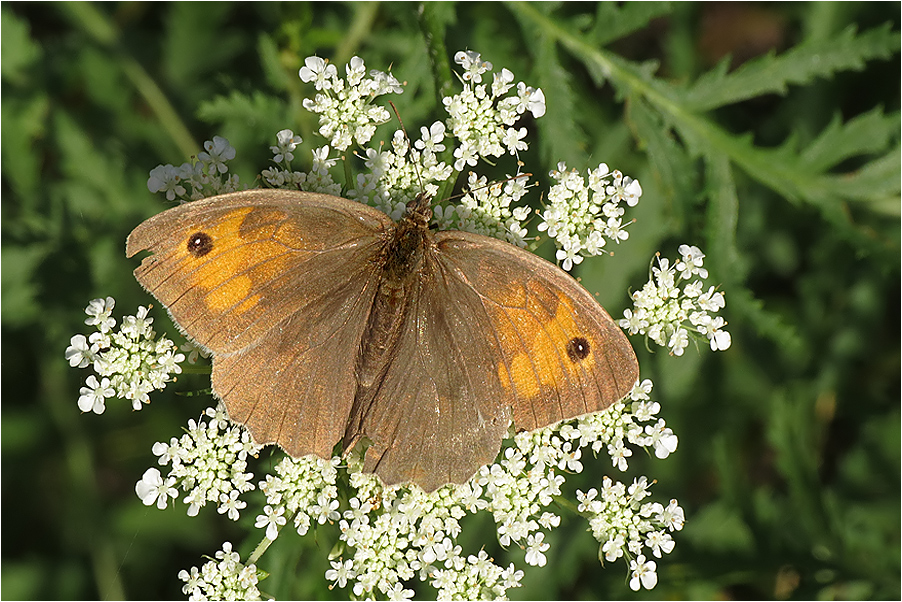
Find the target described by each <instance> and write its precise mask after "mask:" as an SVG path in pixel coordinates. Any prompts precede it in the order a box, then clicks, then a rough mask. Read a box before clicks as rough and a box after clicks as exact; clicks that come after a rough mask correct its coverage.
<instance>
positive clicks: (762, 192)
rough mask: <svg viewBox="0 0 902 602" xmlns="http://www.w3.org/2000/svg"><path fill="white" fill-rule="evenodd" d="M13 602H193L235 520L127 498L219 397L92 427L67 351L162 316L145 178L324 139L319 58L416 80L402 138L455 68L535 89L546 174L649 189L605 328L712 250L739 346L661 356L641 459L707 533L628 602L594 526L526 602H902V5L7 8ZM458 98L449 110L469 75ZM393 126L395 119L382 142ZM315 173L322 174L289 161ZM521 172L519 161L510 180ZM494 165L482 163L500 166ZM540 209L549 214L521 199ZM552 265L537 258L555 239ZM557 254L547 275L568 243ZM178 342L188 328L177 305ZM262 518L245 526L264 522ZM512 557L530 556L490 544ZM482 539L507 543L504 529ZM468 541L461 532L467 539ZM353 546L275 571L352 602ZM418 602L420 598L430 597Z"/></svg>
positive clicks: (604, 286)
mask: <svg viewBox="0 0 902 602" xmlns="http://www.w3.org/2000/svg"><path fill="white" fill-rule="evenodd" d="M0 11H2V37H0V43H2V54H0V56H2V205H0V209H2V344H3V362H2V379H3V389H2V394H3V404H2V479H3V480H2V484H3V485H2V486H3V529H2V541H3V544H2V545H3V547H2V556H3V558H2V596H3V597H4V598H6V599H42V598H43V599H83V598H87V599H95V598H103V599H118V598H141V599H167V598H180V597H181V596H182V594H181V591H180V588H181V582H180V581H179V580H178V579H177V577H176V575H177V572H178V571H179V570H180V569H183V568H188V567H190V566H193V565H194V566H200V564H201V563H202V562H203V559H202V556H203V555H205V554H206V555H212V554H213V553H214V552H215V551H216V550H218V549H219V547H220V545H221V543H222V542H223V541H225V540H231V541H233V542H234V543H235V544H236V546H237V547H238V548H239V549H240V550H241V551H242V553H243V556H244V557H246V555H247V553H248V551H249V550H250V549H251V548H252V547H253V545H254V544H255V543H256V542H257V541H259V535H258V533H259V532H254V533H252V538H250V539H248V540H247V541H245V535H246V534H247V533H248V532H249V531H253V528H252V526H251V525H252V523H253V514H254V513H253V512H249V511H245V516H244V517H243V518H242V520H241V522H240V523H239V524H234V523H232V522H231V521H229V520H228V519H226V518H225V517H224V516H222V515H219V514H217V513H216V512H215V511H214V510H213V508H212V507H207V508H205V509H204V510H203V511H202V512H201V514H200V516H198V517H196V518H188V517H187V516H186V515H185V512H184V506H183V505H181V504H179V505H178V506H177V507H176V509H172V508H170V509H168V510H166V511H159V510H157V509H156V508H150V509H148V508H145V507H144V506H143V505H142V504H141V502H140V500H139V499H138V498H137V497H136V495H135V493H134V484H135V482H136V481H138V480H139V479H140V477H141V474H142V473H143V472H144V470H145V469H146V468H148V467H149V466H152V465H153V464H154V462H155V457H154V456H153V454H152V453H151V451H150V448H151V445H152V444H153V443H154V442H155V441H160V440H168V439H169V437H171V436H177V435H178V434H179V433H180V432H181V428H182V426H183V425H184V424H185V423H186V422H187V420H188V419H189V418H191V417H196V415H197V414H198V413H199V412H200V411H201V410H202V409H203V408H204V407H206V406H207V405H208V403H209V399H208V398H205V397H184V396H175V395H174V394H173V390H183V391H190V390H196V389H200V388H203V387H204V386H206V385H205V384H204V379H203V378H202V377H199V376H197V377H192V376H185V377H184V378H181V379H180V380H179V383H178V384H177V385H176V386H173V387H170V389H167V391H166V392H164V393H161V394H158V395H156V396H154V398H153V399H154V403H153V404H151V405H150V406H149V407H146V408H145V409H144V410H143V411H141V412H132V411H131V410H130V408H129V407H128V404H127V403H108V404H107V407H108V410H107V412H106V413H105V414H104V415H103V416H95V415H93V414H92V415H81V414H80V412H79V410H78V408H77V406H76V399H77V397H78V389H79V387H80V386H82V382H83V380H84V378H85V377H86V376H87V374H88V373H87V371H82V370H76V369H72V368H70V367H69V366H68V364H67V363H66V361H65V360H64V358H63V353H64V351H65V349H66V347H67V345H68V344H69V338H70V337H71V336H72V335H73V334H75V333H79V332H80V333H85V334H88V333H89V330H88V327H86V326H85V325H84V324H83V320H84V318H85V315H84V313H83V309H84V307H85V306H86V305H87V302H88V301H89V300H90V299H92V298H94V297H105V296H108V295H111V296H113V297H115V298H116V299H117V309H116V312H115V315H116V316H117V317H118V318H120V319H121V317H122V315H123V313H133V312H134V311H135V308H136V307H137V306H138V305H139V304H145V305H146V304H147V303H149V302H150V298H149V296H148V295H146V294H145V293H143V292H142V291H141V289H140V287H139V286H138V285H137V283H136V282H135V281H134V278H133V277H132V276H131V270H132V269H133V268H134V267H135V266H136V265H137V262H136V261H129V260H126V259H125V256H124V241H125V237H126V235H127V234H128V233H129V231H130V230H131V229H132V228H133V227H134V226H136V225H137V224H138V223H139V222H141V221H142V220H143V219H144V218H146V217H148V216H150V215H152V214H154V213H157V212H159V211H160V210H162V209H164V208H166V207H167V203H166V202H165V201H164V200H162V199H160V198H158V197H155V196H154V195H151V194H150V193H149V192H148V190H147V187H146V180H147V175H148V172H149V170H150V169H152V168H153V167H155V166H156V165H158V164H161V163H173V164H176V165H178V164H180V163H182V162H183V161H185V160H187V158H188V157H189V156H190V155H192V154H196V153H197V152H198V151H199V150H201V147H200V144H201V143H202V142H203V141H204V140H208V139H211V138H212V137H213V136H214V135H223V136H225V137H227V138H228V139H229V140H230V141H231V143H232V145H233V146H235V147H236V148H237V149H238V157H237V159H236V160H235V161H234V162H233V166H234V171H236V172H237V173H239V174H240V176H241V178H242V181H243V182H244V183H245V184H248V185H250V184H251V183H252V182H253V178H254V175H255V173H258V172H259V170H260V169H262V168H265V167H267V162H268V160H269V158H270V157H271V154H270V152H269V150H268V147H269V145H270V144H274V143H275V133H276V132H277V131H278V130H280V129H282V128H291V129H293V130H294V131H295V132H296V133H300V134H301V135H302V136H303V137H304V140H305V148H311V147H312V146H314V145H316V146H318V145H320V144H322V141H321V140H320V139H318V138H317V137H316V136H315V135H313V134H312V132H313V130H314V129H315V121H314V119H313V117H312V116H311V115H310V114H308V113H306V111H304V110H303V109H302V108H301V100H302V99H303V98H304V97H305V96H306V95H312V94H313V90H312V88H311V87H309V86H307V85H305V84H303V83H302V82H301V81H300V80H299V79H298V77H297V70H298V68H299V67H300V65H301V64H302V62H303V59H304V57H306V56H309V55H312V54H318V55H319V56H322V57H325V58H329V59H330V60H331V61H332V62H334V63H335V64H337V65H339V68H340V69H341V68H342V66H343V64H344V63H345V62H346V61H347V60H348V59H349V58H350V57H351V56H353V55H355V54H357V55H360V56H361V57H362V58H364V60H365V61H366V64H367V66H368V67H369V68H376V69H381V70H386V69H388V68H389V67H390V66H391V68H392V69H393V72H394V73H395V74H396V75H397V77H398V78H399V79H400V80H402V81H406V82H407V88H406V91H405V93H404V94H403V95H401V96H400V97H395V98H394V101H395V103H396V104H397V105H398V109H399V111H400V113H401V116H402V118H403V119H404V122H405V125H406V127H407V129H408V131H411V132H415V131H418V130H419V127H420V126H421V125H428V124H429V123H431V122H432V121H433V120H434V119H438V118H442V115H443V113H442V112H441V111H440V108H437V107H436V92H437V89H438V88H440V86H439V85H437V84H436V82H437V81H442V80H441V79H436V75H435V74H436V73H439V78H441V69H440V68H439V69H434V68H433V60H432V59H435V64H436V65H438V66H439V67H441V65H443V64H447V61H448V59H449V57H450V56H453V53H454V52H455V51H457V50H460V49H467V48H469V49H473V50H476V51H478V52H481V53H482V55H483V58H485V59H486V60H489V61H491V62H492V63H494V65H495V68H496V69H500V68H502V67H507V68H509V69H511V70H512V71H513V72H514V74H515V75H516V77H517V79H518V80H523V81H525V82H527V83H529V84H530V85H533V86H536V87H541V88H542V89H543V90H544V92H545V95H546V99H547V103H548V112H547V114H546V115H545V117H543V118H542V119H540V120H538V121H536V122H535V123H534V124H532V123H528V125H529V126H530V144H531V148H530V151H529V152H528V153H526V155H525V156H524V160H525V161H526V169H527V170H528V171H531V172H532V173H534V174H536V177H537V179H538V180H539V181H540V182H542V183H543V184H547V177H546V174H547V173H548V171H549V170H550V169H551V168H553V167H554V166H555V165H556V163H557V162H558V161H560V160H566V161H567V164H568V166H571V167H576V168H578V169H580V170H584V169H585V168H587V167H589V168H590V167H594V166H596V165H597V164H598V163H599V162H607V163H608V165H610V166H611V167H612V168H617V169H620V170H622V171H624V172H625V173H627V174H629V175H631V176H634V177H637V178H639V179H640V181H641V182H642V186H643V189H644V196H643V199H642V202H641V203H640V205H639V206H638V207H637V208H636V209H635V210H634V212H633V216H634V217H636V218H637V219H638V221H637V223H635V224H634V225H632V226H631V229H630V232H631V237H630V239H629V240H628V241H627V242H626V243H624V244H621V245H620V246H619V247H618V248H617V249H616V254H615V256H614V257H613V258H605V257H603V258H597V259H596V260H595V261H587V262H584V264H583V265H582V266H580V267H581V268H582V271H581V272H580V275H581V276H582V278H583V282H584V284H586V286H587V287H588V288H589V289H590V290H594V291H599V292H600V293H601V298H602V300H603V303H604V305H605V306H606V307H607V308H608V309H609V311H610V312H611V314H613V315H615V316H619V315H621V314H622V311H623V308H624V307H626V306H627V303H628V295H627V291H628V290H629V289H630V288H633V289H635V288H639V287H641V285H642V284H643V283H644V281H645V279H646V277H647V268H648V262H649V260H650V258H651V257H652V256H653V254H654V252H655V251H657V250H660V251H661V252H662V253H663V255H664V256H670V257H675V256H676V248H677V246H678V245H679V244H682V243H690V244H696V245H698V246H700V247H701V248H702V249H703V250H704V251H705V252H706V253H707V254H708V258H707V259H706V262H707V263H706V265H707V267H708V268H709V269H710V270H711V279H710V280H711V281H712V282H713V283H719V284H721V286H722V290H724V291H726V299H727V307H726V309H725V310H724V311H723V312H722V313H724V314H725V317H726V318H727V320H728V321H729V327H728V330H730V331H731V333H732V335H733V346H732V348H731V349H730V350H729V351H727V352H725V353H717V354H712V353H710V352H708V351H707V349H704V348H703V349H701V350H700V351H699V352H696V351H695V350H694V349H692V348H690V350H688V352H687V354H686V356H685V357H683V358H678V359H677V358H671V357H669V356H668V355H667V354H666V353H662V352H660V351H659V352H658V353H654V354H650V353H648V352H646V350H645V345H644V342H643V341H642V340H640V339H635V340H634V341H633V343H634V346H635V347H636V348H637V352H638V353H639V354H640V365H641V367H642V372H643V376H645V377H649V378H652V379H654V381H655V384H656V386H655V391H654V397H655V398H656V399H658V400H659V401H660V402H661V404H662V406H663V410H662V416H663V417H664V418H666V420H667V422H668V425H669V426H671V427H672V428H673V429H674V430H675V432H676V433H677V434H678V435H679V437H680V445H679V449H678V451H677V453H676V454H674V455H673V456H671V457H670V458H669V459H667V460H666V461H663V462H662V461H657V460H655V459H654V458H639V457H634V459H633V461H632V462H631V467H630V470H629V472H628V473H627V474H626V475H617V474H613V473H612V472H611V470H610V468H609V461H605V460H604V459H603V458H600V459H599V460H598V461H597V462H596V463H591V462H590V463H588V465H587V470H586V471H585V473H584V474H582V475H580V477H579V478H573V479H572V483H573V486H580V487H582V488H583V489H584V490H585V489H586V488H588V487H591V486H593V485H597V484H598V483H599V482H600V480H601V473H602V472H604V473H608V474H611V475H612V476H613V477H615V478H617V477H618V476H619V477H620V478H621V479H624V480H627V481H629V480H631V479H632V477H633V476H635V475H639V474H646V475H649V476H650V477H653V478H656V479H657V484H656V485H655V487H654V488H653V494H654V496H655V498H656V499H658V500H659V501H662V502H664V503H665V504H666V502H667V501H668V500H669V499H670V498H676V499H678V500H679V502H680V504H681V505H682V506H683V508H684V509H685V511H686V516H687V523H686V527H685V529H684V530H683V531H682V532H680V533H676V534H675V539H676V542H677V545H676V549H675V550H674V552H673V553H672V554H671V555H670V556H669V557H666V558H665V559H663V560H660V561H659V562H658V571H659V583H658V586H657V588H656V589H655V590H653V591H651V592H644V591H643V592H640V593H638V594H633V593H632V592H630V590H629V589H628V586H627V580H626V579H625V576H626V573H627V570H626V567H625V566H624V565H623V564H622V563H616V564H614V565H611V566H608V565H606V566H605V567H602V566H600V565H599V563H598V560H597V557H596V551H597V544H596V543H595V542H594V540H593V539H592V538H591V536H590V534H589V533H586V532H584V528H585V523H584V521H582V520H580V519H576V518H574V519H572V520H566V521H565V523H564V524H563V525H562V527H561V528H560V529H558V530H556V531H554V532H553V533H552V534H551V536H550V537H549V541H550V543H551V544H552V549H551V551H550V552H549V554H548V558H549V564H548V566H546V567H545V568H544V569H530V570H528V571H527V575H526V577H525V579H524V587H523V588H521V589H519V590H511V591H510V592H509V595H510V596H511V597H513V598H518V599H598V598H645V599H653V598H702V599H730V598H740V599H742V598H750V599H757V598H763V599H774V598H777V599H814V598H818V599H832V598H839V599H849V598H852V599H855V598H868V599H899V597H900V477H899V475H900V414H899V401H900V392H899V383H900V356H899V350H900V345H899V333H900V322H899V317H900V311H899V309H900V299H899V292H900V282H899V253H900V244H899V223H900V222H899V215H900V197H899V184H900V181H899V180H900V175H899V168H900V154H899V131H900V128H899V125H900V124H899V97H900V86H899V84H900V76H899V74H900V63H899V50H900V44H899V34H898V31H899V5H898V3H867V2H856V3H804V4H792V3H790V4H784V3H779V4H770V3H768V4H757V3H756V4H748V3H741V2H735V3H710V4H707V3H704V4H694V3H689V4H677V5H674V6H668V5H666V4H658V3H641V4H631V3H627V4H622V5H612V4H598V5H597V4H595V3H543V4H528V3H527V4H522V3H488V2H471V3H460V4H456V3H433V4H429V5H426V6H425V7H421V6H420V5H419V4H416V3H356V4H346V3H306V2H300V3H262V2H259V3H235V4H232V3H196V4H195V3H165V4H158V3H143V2H124V3H109V4H81V3H59V4H56V3H53V4H49V3H48V4H45V3H4V4H3V6H2V8H0ZM450 84H451V85H452V86H454V88H453V89H454V90H456V89H458V88H457V87H456V85H455V82H454V81H450ZM392 127H394V124H392ZM297 157H299V158H300V159H301V161H302V162H304V163H305V166H306V165H309V163H307V161H308V157H309V153H307V152H302V153H297ZM511 171H513V164H512V163H510V162H504V161H499V165H498V170H497V172H488V173H489V175H490V177H499V178H500V177H503V174H504V173H510V172H511ZM484 173H485V172H484ZM531 196H532V197H533V202H534V203H535V204H536V206H539V205H538V203H539V201H538V193H537V192H535V193H533V194H532V195H531ZM546 246H547V245H546ZM542 251H544V252H545V253H546V255H547V254H548V253H549V251H550V249H548V248H543V249H542ZM155 311H156V313H155V316H156V325H157V326H158V327H159V329H165V330H168V331H169V332H170V333H171V334H172V335H174V334H175V330H174V328H173V327H172V326H171V324H169V321H168V319H167V317H166V315H165V313H164V312H162V311H161V310H160V309H159V308H157V310H155ZM248 510H250V507H249V509H248ZM477 529H480V527H479V525H475V526H474V527H473V529H472V530H471V531H470V532H469V534H467V531H466V530H465V536H464V539H462V543H465V544H466V546H470V548H471V549H472V551H475V550H476V549H478V547H479V545H481V544H486V547H487V549H489V550H490V551H491V552H492V554H493V555H494V556H495V558H496V560H497V561H498V562H499V563H501V564H506V563H507V556H508V555H509V556H510V557H511V558H514V559H517V560H518V562H519V563H520V564H523V563H522V555H523V552H522V551H521V550H519V549H518V548H516V547H514V548H513V549H511V550H508V551H505V550H502V549H500V548H499V546H498V545H497V541H493V538H491V537H490V538H489V540H488V541H485V540H480V539H478V536H479V535H480V533H479V532H476V531H477ZM483 532H485V531H483ZM466 538H469V539H466ZM332 541H334V532H330V531H329V530H328V529H322V530H321V531H320V532H319V533H318V534H317V536H316V537H311V536H308V537H307V538H305V539H303V540H300V539H299V538H297V537H296V536H292V535H291V534H290V533H287V532H286V534H284V535H283V536H282V537H280V538H279V540H278V541H277V544H276V545H274V546H273V548H271V549H270V551H269V552H267V554H266V555H265V556H264V557H263V560H262V561H261V563H260V566H261V568H264V569H266V570H267V571H270V572H271V573H272V574H273V576H272V577H271V578H270V579H268V580H266V581H264V582H262V583H261V588H262V589H263V590H264V591H266V592H269V593H272V594H275V595H277V596H278V597H281V598H308V599H310V598H314V599H315V598H339V599H341V598H345V597H347V595H348V592H346V591H340V590H335V591H330V590H328V589H327V588H326V583H325V580H324V578H323V572H324V571H325V569H326V568H328V566H327V562H326V559H325V556H326V554H327V553H328V550H329V549H330V547H331V542H332ZM419 595H420V596H430V595H433V594H431V593H430V592H429V591H428V589H420V590H419Z"/></svg>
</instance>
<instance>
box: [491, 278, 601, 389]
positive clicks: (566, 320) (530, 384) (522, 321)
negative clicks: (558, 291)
mask: <svg viewBox="0 0 902 602" xmlns="http://www.w3.org/2000/svg"><path fill="white" fill-rule="evenodd" d="M513 290H516V289H512V292H513ZM520 290H522V289H520ZM520 307H521V308H522V309H514V308H508V309H507V310H506V311H505V312H504V313H505V314H506V318H507V320H509V321H510V326H508V324H507V323H505V324H504V326H503V327H499V328H498V332H499V334H500V338H501V345H502V347H503V348H504V350H505V351H506V355H507V356H508V357H509V358H510V380H511V381H512V382H513V384H514V387H515V388H516V390H517V394H518V395H520V396H523V397H526V398H535V397H537V396H538V395H539V394H540V392H541V391H542V390H543V389H545V388H550V389H554V388H557V387H558V386H559V384H560V383H561V382H563V381H564V379H565V376H566V374H565V371H566V372H567V373H570V374H573V373H576V372H578V370H579V369H580V367H579V366H578V365H577V363H576V362H573V361H572V360H570V358H569V355H568V353H567V346H568V343H569V342H570V340H572V339H573V338H574V337H577V336H584V334H585V333H582V332H580V330H579V328H578V326H577V324H576V321H575V319H574V308H573V302H572V300H570V299H569V298H567V297H565V296H563V295H557V296H553V297H552V296H550V295H548V293H547V291H529V293H528V294H527V296H526V299H525V302H524V303H522V304H521V305H520ZM507 320H505V322H506V321H507ZM496 323H501V322H498V321H496ZM511 326H512V327H513V328H511ZM590 353H591V351H590ZM502 368H503V367H499V370H498V375H499V377H501V378H502V382H506V378H505V377H507V369H506V368H504V369H503V372H502Z"/></svg>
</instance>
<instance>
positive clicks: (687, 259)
mask: <svg viewBox="0 0 902 602" xmlns="http://www.w3.org/2000/svg"><path fill="white" fill-rule="evenodd" d="M678 250H679V252H680V255H681V256H682V257H681V260H680V261H679V262H677V264H676V269H677V271H679V272H680V276H681V277H682V278H683V279H684V280H688V279H689V278H691V277H692V276H693V275H694V274H698V275H699V276H701V277H702V278H707V277H708V270H705V269H703V268H702V263H703V260H704V258H705V254H704V253H702V252H701V249H699V248H698V247H695V246H689V245H680V248H679V249H678Z"/></svg>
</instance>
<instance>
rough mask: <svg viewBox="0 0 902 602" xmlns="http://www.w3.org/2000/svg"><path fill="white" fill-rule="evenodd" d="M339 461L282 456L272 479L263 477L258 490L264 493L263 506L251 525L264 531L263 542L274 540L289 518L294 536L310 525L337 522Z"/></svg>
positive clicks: (305, 530) (302, 532) (338, 515)
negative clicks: (337, 467)
mask: <svg viewBox="0 0 902 602" xmlns="http://www.w3.org/2000/svg"><path fill="white" fill-rule="evenodd" d="M339 462H340V458H332V460H323V459H322V458H320V457H318V456H304V457H303V458H291V457H286V458H284V459H283V460H282V461H281V462H279V463H278V464H277V465H276V467H275V473H276V476H273V475H266V480H265V481H261V482H260V491H262V492H263V493H265V494H266V503H267V505H266V507H265V508H264V509H263V514H261V515H260V516H258V517H257V521H256V524H255V526H256V527H257V528H258V529H266V537H267V539H270V540H274V539H275V538H276V537H277V536H278V534H279V529H280V528H281V527H282V525H284V524H286V522H287V519H286V518H285V517H286V515H287V516H288V517H293V521H294V522H293V524H294V528H295V529H296V530H297V532H298V535H305V534H306V533H307V530H308V529H309V528H310V525H312V524H314V523H316V524H320V525H322V524H325V523H326V522H327V521H329V522H334V521H336V520H338V518H339V517H340V514H339V513H338V505H339V502H338V499H337V498H338V488H337V487H336V485H335V483H336V478H337V476H338V470H337V469H336V466H338V464H339Z"/></svg>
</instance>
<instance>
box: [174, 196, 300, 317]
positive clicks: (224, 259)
mask: <svg viewBox="0 0 902 602" xmlns="http://www.w3.org/2000/svg"><path fill="white" fill-rule="evenodd" d="M253 211H255V209H254V208H253V207H244V208H241V209H236V210H235V211H231V212H230V213H228V214H227V215H226V216H224V217H223V219H221V220H220V221H219V222H218V223H216V224H212V225H208V226H206V227H204V228H198V229H197V230H187V231H186V243H185V244H186V245H187V239H188V237H190V236H192V235H193V234H195V232H203V233H205V234H207V235H209V236H210V238H211V239H212V247H211V249H210V251H209V252H208V253H206V254H204V255H201V256H199V257H195V256H193V255H192V254H191V253H189V252H188V250H187V246H186V247H185V255H184V258H183V263H184V271H185V272H187V273H188V276H187V278H186V279H187V281H188V283H189V284H190V285H192V286H195V287H198V288H201V289H202V290H204V291H207V294H206V296H205V303H206V305H207V307H208V308H209V309H210V310H212V311H214V312H223V311H227V310H230V309H231V310H232V311H236V312H238V313H244V312H246V311H249V310H251V309H253V308H254V307H256V305H257V303H258V302H259V300H260V295H258V294H252V292H253V291H254V290H255V288H256V286H257V285H258V284H259V283H261V282H267V281H269V280H272V279H274V278H276V277H278V276H279V275H281V274H282V273H284V270H285V266H286V265H287V263H288V259H289V258H288V255H287V254H286V248H285V246H284V245H282V244H280V243H278V242H275V241H273V240H271V238H272V236H273V234H274V233H275V232H276V229H277V227H278V225H277V223H272V219H273V218H274V217H277V216H270V215H268V214H266V215H261V214H260V212H259V210H257V211H258V213H257V214H252V212H253ZM249 222H256V224H259V225H252V226H251V227H246V226H248V223H249ZM266 222H270V223H266ZM243 226H245V228H242V227H243Z"/></svg>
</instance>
